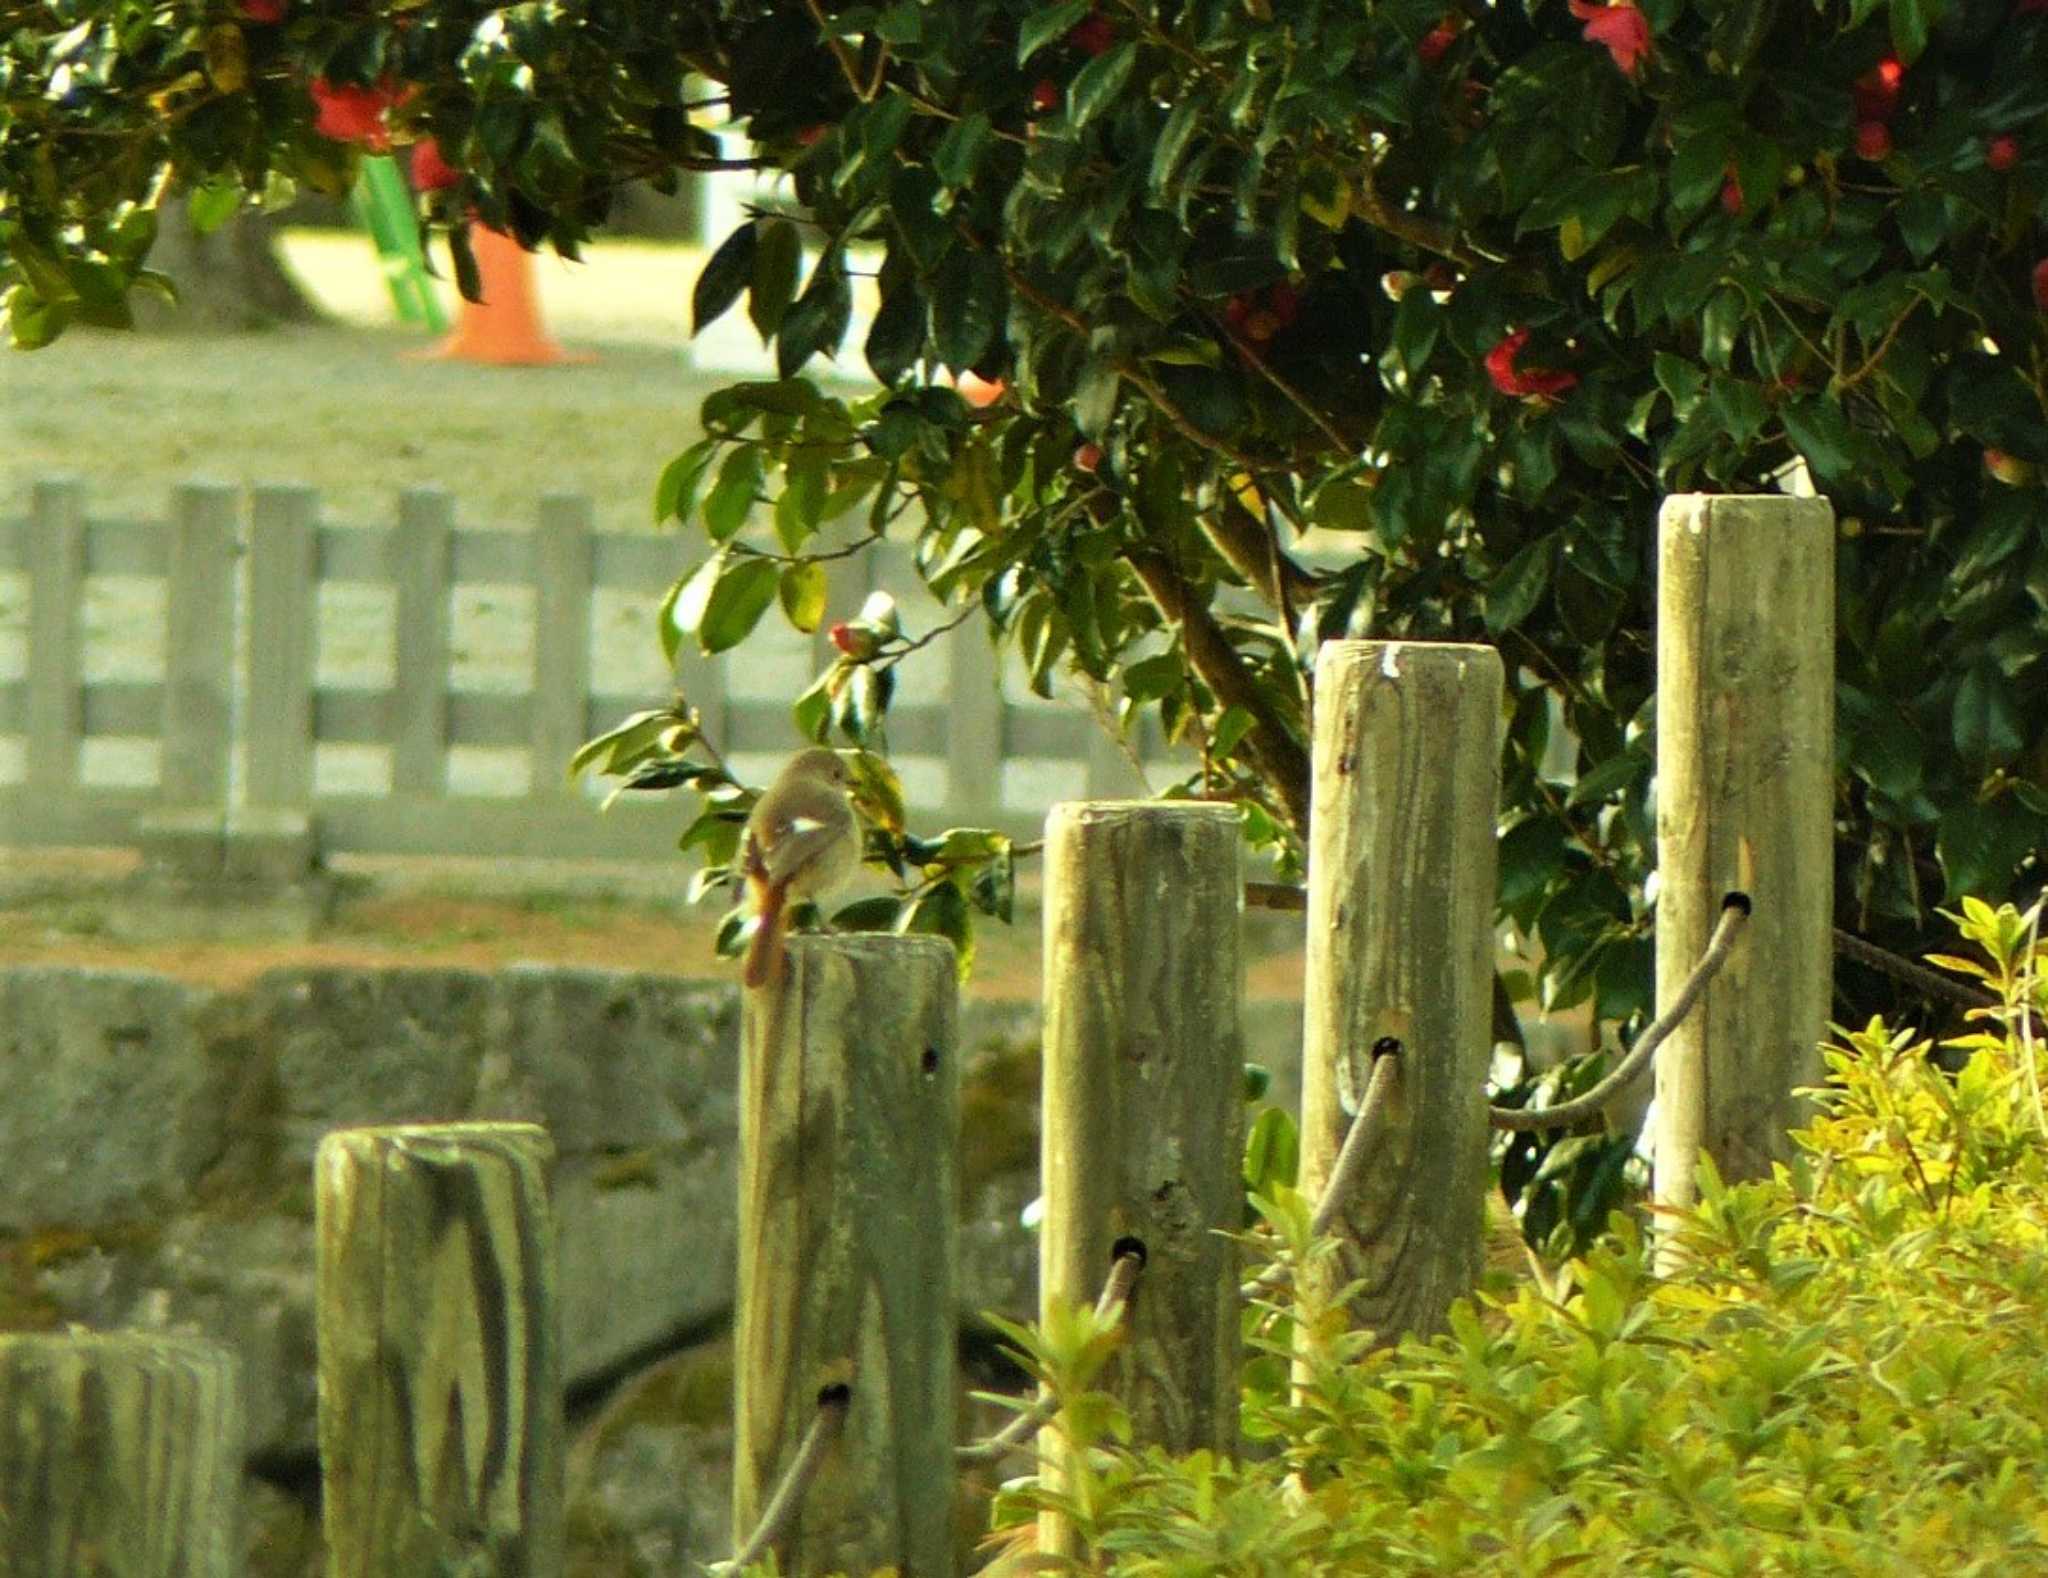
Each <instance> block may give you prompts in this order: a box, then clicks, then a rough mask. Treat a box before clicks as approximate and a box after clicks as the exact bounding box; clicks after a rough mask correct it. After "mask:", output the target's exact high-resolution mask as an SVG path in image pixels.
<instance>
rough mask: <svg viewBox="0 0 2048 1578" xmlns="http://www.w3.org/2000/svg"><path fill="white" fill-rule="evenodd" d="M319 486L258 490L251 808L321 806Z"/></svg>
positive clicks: (252, 552) (252, 530)
mask: <svg viewBox="0 0 2048 1578" xmlns="http://www.w3.org/2000/svg"><path fill="white" fill-rule="evenodd" d="M318 515H319V501H318V499H317V498H316V497H315V495H314V492H313V490H312V489H311V488H307V487H267V488H258V489H257V490H256V497H255V504H254V509H253V511H252V517H251V521H250V526H249V778H248V783H249V804H250V805H252V806H257V807H261V808H262V809H264V810H275V811H296V812H304V811H305V810H306V809H307V807H308V806H309V805H311V804H312V800H313V669H314V660H315V657H316V655H317V654H316V650H315V641H314V636H315V633H316V630H315V623H314V621H315V618H316V614H317V610H318V603H317V601H316V588H315V584H314V577H315V574H316V571H317V568H318V566H317V564H316V554H315V547H314V544H315V537H314V532H315V522H316V519H317V517H318Z"/></svg>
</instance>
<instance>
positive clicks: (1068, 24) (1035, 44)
mask: <svg viewBox="0 0 2048 1578" xmlns="http://www.w3.org/2000/svg"><path fill="white" fill-rule="evenodd" d="M1094 9H1095V0H1065V3H1064V4H1061V5H1055V6H1047V7H1046V8H1045V9H1044V10H1043V11H1034V12H1032V13H1031V15H1029V16H1027V17H1026V18H1025V19H1024V21H1023V23H1022V24H1021V25H1020V26H1019V27H1018V29H1017V64H1018V65H1020V66H1021V65H1023V64H1024V63H1025V62H1026V61H1027V60H1029V59H1030V58H1031V57H1032V56H1033V55H1035V54H1037V53H1038V52H1039V51H1040V50H1041V49H1043V48H1045V46H1046V45H1047V44H1050V43H1051V42H1052V41H1053V40H1054V39H1056V38H1065V37H1066V36H1067V35H1068V34H1069V33H1071V32H1073V30H1074V27H1075V24H1077V23H1078V22H1079V21H1080V20H1081V19H1082V18H1083V17H1085V16H1086V15H1087V14H1088V13H1089V12H1090V11H1092V10H1094Z"/></svg>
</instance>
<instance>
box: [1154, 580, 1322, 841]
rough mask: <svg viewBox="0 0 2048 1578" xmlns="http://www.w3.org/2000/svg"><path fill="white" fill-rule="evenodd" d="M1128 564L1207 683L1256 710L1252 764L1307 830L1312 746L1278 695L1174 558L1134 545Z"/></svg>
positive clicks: (1230, 701)
mask: <svg viewBox="0 0 2048 1578" xmlns="http://www.w3.org/2000/svg"><path fill="white" fill-rule="evenodd" d="M1128 562H1129V563H1130V566H1131V568H1132V569H1133V570H1134V571H1136V572H1137V576H1138V579H1139V580H1140V581H1141V582H1143V583H1144V587H1145V591H1146V593H1147V595H1149V596H1150V597H1151V599H1152V602H1153V604H1154V605H1155V606H1156V607H1157V608H1158V609H1159V612H1160V613H1161V614H1163V615H1164V616H1165V617H1166V618H1167V619H1168V620H1170V621H1172V622H1173V623H1175V624H1177V625H1179V626H1180V631H1181V640H1182V642H1183V644H1184V645H1185V646H1186V648H1187V654H1188V661H1189V663H1191V664H1193V665H1194V670H1195V672H1196V674H1198V675H1200V676H1201V680H1202V683H1203V684H1205V685H1207V686H1208V687H1209V689H1210V690H1212V691H1214V692H1215V693H1216V697H1217V699H1218V700H1219V701H1221V702H1222V703H1223V704H1224V705H1225V706H1226V707H1242V708H1244V710H1245V711H1246V712H1248V713H1250V714H1251V718H1252V726H1251V731H1250V733H1248V734H1247V735H1246V736H1245V744H1246V746H1247V747H1248V749H1249V752H1250V755H1251V758H1252V764H1253V766H1255V767H1256V768H1257V769H1258V772H1259V776H1260V777H1262V778H1264V779H1265V780H1266V783H1267V785H1268V786H1269V787H1270V788H1271V789H1272V790H1273V792H1274V794H1276V795H1277V796H1278V797H1279V799H1280V803H1281V804H1282V805H1283V806H1284V807H1285V808H1286V811H1287V820H1288V821H1289V822H1290V823H1291V824H1292V825H1293V827H1294V830H1295V831H1296V832H1297V833H1302V834H1306V833H1307V831H1308V780H1309V760H1308V751H1307V749H1306V748H1305V747H1304V746H1303V745H1302V743H1301V741H1300V739H1298V738H1297V737H1296V735H1295V732H1294V730H1293V729H1292V728H1290V727H1289V726H1288V721H1287V719H1286V718H1284V717H1283V716H1281V714H1280V713H1279V712H1278V711H1276V710H1275V709H1274V706H1273V699H1272V698H1271V697H1270V696H1268V695H1267V694H1266V693H1265V692H1264V691H1262V690H1261V689H1260V688H1259V686H1258V685H1257V683H1255V682H1254V680H1253V679H1252V675H1251V670H1250V669H1249V668H1247V667H1246V666H1245V661H1244V658H1243V656H1242V655H1241V654H1240V653H1239V652H1238V650H1237V648H1236V647H1234V646H1232V645H1231V644H1230V638H1229V637H1228V636H1226V635H1225V634H1224V633H1223V627H1222V626H1221V625H1219V624H1217V622H1216V618H1215V616H1214V615H1213V614H1212V613H1211V612H1210V611H1209V608H1208V605H1207V604H1205V603H1203V602H1201V601H1200V600H1199V599H1197V598H1196V596H1195V594H1194V592H1193V590H1192V589H1191V588H1190V587H1189V586H1188V583H1187V581H1186V580H1185V579H1184V578H1183V577H1182V575H1181V573H1180V571H1179V569H1178V568H1177V567H1176V566H1175V565H1174V563H1173V561H1172V560H1170V559H1169V558H1167V556H1166V555H1165V554H1163V553H1161V552H1160V551H1159V550H1158V549H1156V548H1147V547H1134V548H1132V549H1131V550H1130V552H1129V555H1128Z"/></svg>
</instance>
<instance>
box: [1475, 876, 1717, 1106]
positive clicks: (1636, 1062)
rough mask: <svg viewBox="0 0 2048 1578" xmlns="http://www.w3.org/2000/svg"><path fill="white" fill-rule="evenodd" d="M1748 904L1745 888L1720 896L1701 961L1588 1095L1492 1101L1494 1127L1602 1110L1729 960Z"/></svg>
mask: <svg viewBox="0 0 2048 1578" xmlns="http://www.w3.org/2000/svg"><path fill="white" fill-rule="evenodd" d="M1749 910H1750V903H1749V895H1748V894H1746V893H1731V894H1729V895H1728V897H1727V898H1725V899H1723V900H1722V901H1721V919H1720V921H1719V923H1718V924H1717V925H1716V926H1715V927H1714V935H1713V936H1712V937H1711V938H1709V939H1708V942H1707V951H1706V952H1705V953H1703V954H1701V955H1700V962H1699V963H1698V964H1696V965H1694V966H1693V971H1692V974H1691V975H1690V976H1688V977H1687V978H1686V982H1685V985H1684V986H1682V987H1681V988H1679V992H1678V996H1677V998H1676V999H1675V1000H1674V1001H1673V1002H1672V1004H1671V1006H1670V1007H1669V1008H1667V1009H1665V1010H1664V1012H1663V1013H1662V1014H1661V1015H1659V1016H1658V1017H1657V1019H1656V1021H1655V1022H1654V1023H1652V1024H1651V1026H1650V1028H1649V1029H1647V1030H1645V1031H1644V1032H1643V1033H1642V1034H1641V1035H1639V1036H1637V1037H1636V1044H1635V1045H1634V1046H1632V1047H1630V1048H1629V1049H1628V1055H1627V1056H1626V1057H1624V1058H1623V1059H1622V1060H1621V1062H1620V1063H1618V1064H1617V1065H1616V1066H1615V1069H1614V1072H1613V1073H1612V1074H1609V1075H1608V1076H1607V1077H1606V1078H1605V1079H1603V1080H1601V1081H1600V1083H1599V1084H1597V1085H1595V1086H1594V1087H1593V1088H1592V1089H1591V1090H1589V1091H1587V1092H1586V1093H1585V1094H1584V1095H1581V1096H1574V1097H1573V1098H1572V1099H1571V1100H1570V1101H1566V1102H1560V1103H1559V1104H1558V1105H1557V1106H1555V1107H1544V1108H1542V1109H1541V1110H1539V1111H1530V1110H1528V1109H1526V1108H1521V1107H1488V1108H1487V1109H1486V1117H1487V1121H1488V1122H1490V1123H1491V1124H1492V1125H1493V1126H1494V1127H1495V1128H1496V1129H1506V1130H1507V1131H1509V1132H1510V1133H1514V1134H1527V1133H1531V1132H1533V1131H1536V1130H1540V1129H1563V1128H1568V1127H1570V1126H1571V1125H1572V1124H1574V1123H1579V1122H1581V1121H1583V1120H1584V1119H1586V1118H1590V1117H1591V1116H1593V1114H1595V1113H1596V1112H1598V1111H1599V1110H1600V1109H1601V1108H1602V1107H1604V1106H1605V1105H1606V1104H1607V1103H1608V1102H1609V1101H1611V1100H1612V1099H1613V1098H1614V1096H1615V1094H1616V1092H1618V1091H1619V1090H1620V1089H1621V1088H1622V1086H1624V1085H1626V1084H1627V1083H1628V1082H1629V1081H1630V1080H1632V1079H1634V1078H1635V1077H1636V1075H1638V1074H1640V1073H1641V1072H1642V1071H1643V1067H1644V1065H1646V1064H1647V1063H1648V1062H1649V1061H1650V1058H1651V1057H1652V1056H1653V1055H1654V1054H1655V1052H1656V1050H1657V1048H1658V1047H1660V1046H1661V1045H1663V1043H1664V1040H1665V1038H1666V1037H1668V1036H1669V1035H1670V1034H1671V1032H1672V1031H1674V1030H1676V1029H1677V1028H1678V1027H1679V1026H1680V1025H1681V1024H1683V1023H1684V1022H1685V1016H1686V1015H1687V1014H1689V1013H1691V1012H1692V1009H1693V1005H1694V1004H1695V1003H1697V1002H1698V1001H1699V1000H1700V996H1701V994H1702V993H1704V992H1705V991H1706V989H1707V983H1708V982H1709V981H1711V980H1713V978H1714V977H1715V976H1716V975H1718V974H1720V973H1721V966H1722V965H1724V964H1726V963H1727V962H1728V955H1729V953H1730V952H1731V951H1732V950H1733V948H1734V947H1735V934H1736V933H1737V932H1739V931H1740V930H1741V929H1742V923H1743V922H1744V921H1746V920H1748V919H1749Z"/></svg>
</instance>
